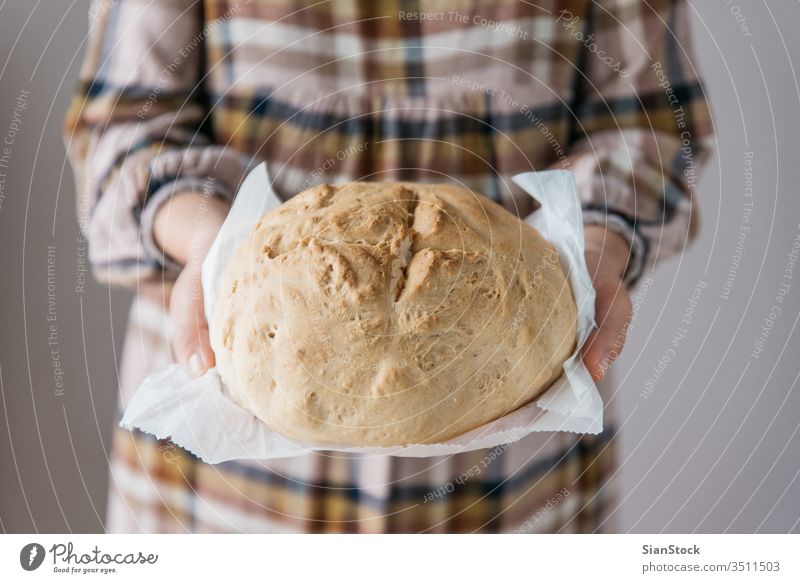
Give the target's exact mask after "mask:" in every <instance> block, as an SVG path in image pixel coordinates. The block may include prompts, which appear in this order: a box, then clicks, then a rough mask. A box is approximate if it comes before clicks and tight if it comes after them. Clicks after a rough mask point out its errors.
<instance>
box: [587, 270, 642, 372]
mask: <svg viewBox="0 0 800 583" xmlns="http://www.w3.org/2000/svg"><path fill="white" fill-rule="evenodd" d="M595 287H596V290H597V300H596V302H595V320H596V322H597V329H595V330H594V332H592V334H591V335H590V336H589V338H588V340H587V343H586V346H585V347H584V351H583V361H584V364H586V367H587V368H588V369H589V372H590V374H591V375H592V378H593V379H594V380H596V381H599V380H601V379H602V378H603V377H604V376H605V374H606V371H607V370H608V367H609V366H610V365H611V363H612V362H614V360H616V358H617V357H618V356H619V355H620V353H621V352H622V348H623V346H624V345H625V338H626V335H627V332H628V326H629V324H630V317H631V301H630V298H629V297H628V293H627V291H626V289H625V287H624V286H623V285H622V283H621V282H618V281H612V282H609V283H606V284H597V283H596V284H595Z"/></svg>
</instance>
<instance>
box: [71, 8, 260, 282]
mask: <svg viewBox="0 0 800 583" xmlns="http://www.w3.org/2000/svg"><path fill="white" fill-rule="evenodd" d="M202 5H203V3H202V2H197V1H196V0H165V1H158V2H152V1H151V0H125V1H124V2H120V1H119V0H94V1H93V3H92V6H91V10H90V26H89V36H88V45H87V51H86V55H85V57H84V61H83V67H82V69H81V73H80V79H79V85H78V89H77V92H76V95H75V96H74V98H73V100H72V103H71V106H70V108H69V111H68V113H67V117H66V120H65V123H64V139H65V142H66V146H67V151H68V155H69V158H70V161H71V163H72V167H73V171H74V174H75V180H76V186H77V195H78V216H79V221H80V226H81V229H82V231H83V232H84V234H85V236H86V237H87V239H88V241H89V258H90V261H91V264H92V268H93V271H94V273H95V275H96V276H97V277H98V278H99V279H101V280H105V281H109V282H113V283H120V284H129V285H130V284H133V283H135V282H137V281H143V280H147V279H153V278H158V277H163V276H165V275H166V276H167V277H173V276H174V275H175V274H176V273H177V271H178V270H179V269H180V266H178V265H176V264H175V262H174V261H172V260H171V259H170V258H169V257H166V256H165V255H164V254H163V253H162V252H161V251H160V249H159V248H158V247H157V245H156V244H155V242H154V241H153V239H152V223H153V217H154V216H155V211H156V210H157V209H158V207H159V206H160V205H161V204H163V203H164V202H165V201H167V200H168V199H169V197H170V196H172V195H173V194H174V193H176V192H179V191H186V190H198V191H201V192H204V193H208V194H209V195H213V196H222V197H231V196H232V194H233V192H234V190H235V188H236V187H237V185H238V183H239V181H240V179H241V176H242V175H243V172H244V170H245V165H246V161H245V159H244V157H242V156H240V155H239V154H237V153H236V152H234V151H233V150H231V149H230V148H222V147H219V146H217V145H215V144H214V142H213V136H212V135H210V132H209V131H208V130H207V129H206V127H207V117H208V111H209V107H208V96H207V95H206V94H205V92H204V86H203V69H204V63H203V60H204V55H203V53H204V50H203V39H204V36H205V34H206V33H207V30H208V29H207V26H208V25H205V26H204V19H203V12H202V10H203V9H202Z"/></svg>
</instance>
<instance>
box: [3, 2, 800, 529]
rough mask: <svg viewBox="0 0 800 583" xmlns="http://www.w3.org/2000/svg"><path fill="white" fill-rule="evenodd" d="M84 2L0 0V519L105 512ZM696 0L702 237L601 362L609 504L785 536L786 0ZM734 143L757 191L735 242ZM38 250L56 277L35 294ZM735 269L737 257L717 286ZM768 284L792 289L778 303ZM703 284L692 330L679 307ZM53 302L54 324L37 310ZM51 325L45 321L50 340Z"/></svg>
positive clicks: (42, 523)
mask: <svg viewBox="0 0 800 583" xmlns="http://www.w3.org/2000/svg"><path fill="white" fill-rule="evenodd" d="M88 4H89V2H88V0H72V1H67V0H61V1H58V2H51V1H49V0H48V1H44V2H43V1H41V0H38V1H35V2H34V1H33V0H5V1H2V2H0V139H5V137H6V136H7V135H8V133H9V131H11V130H12V116H13V111H14V106H15V103H16V101H17V96H18V95H19V94H20V93H21V92H23V91H28V92H29V94H28V97H27V102H28V108H27V110H26V111H25V112H24V113H23V115H22V123H21V127H20V128H19V130H18V131H16V133H15V135H14V136H13V140H12V141H13V144H12V145H11V146H10V154H9V158H10V160H9V163H8V168H2V167H0V172H4V173H5V176H3V175H2V174H0V180H3V179H4V178H5V183H4V190H3V194H4V197H3V198H1V199H0V201H1V202H2V205H1V206H0V265H2V270H1V271H0V290H2V302H0V330H2V334H0V380H1V381H2V382H1V383H0V415H2V417H1V419H2V421H1V422H0V426H1V427H0V530H2V531H5V532H26V531H40V532H62V531H72V532H85V531H98V530H100V529H101V528H102V518H103V513H104V507H105V491H106V455H107V451H108V446H109V435H110V425H111V419H112V409H113V406H114V401H115V390H116V389H115V386H116V380H115V379H116V376H117V365H118V361H117V358H118V356H119V354H120V350H121V344H122V338H123V337H122V334H123V331H124V327H125V320H126V316H127V306H128V304H129V301H130V295H129V294H128V293H127V292H124V291H120V290H117V289H114V290H109V289H108V288H106V287H104V286H101V285H99V284H97V283H95V282H93V281H91V280H89V281H88V282H87V285H86V287H85V290H84V291H82V292H79V293H76V291H75V286H76V285H77V284H78V283H79V277H80V273H79V272H78V263H77V262H78V251H79V246H78V243H77V240H76V237H77V233H78V231H77V225H76V221H75V212H74V193H73V185H72V178H71V174H70V172H69V171H68V170H67V169H65V166H64V165H65V161H64V149H63V147H62V144H61V139H60V127H61V120H62V119H63V117H64V113H65V111H66V107H67V103H68V99H69V96H70V93H71V91H72V90H73V87H74V82H75V78H76V75H77V71H78V66H79V61H80V56H81V54H82V50H83V42H84V35H85V33H86V29H87V18H86V14H87V11H88ZM692 6H693V8H694V11H695V18H694V22H693V25H694V31H695V37H696V45H697V55H698V60H699V66H700V68H701V70H702V72H703V73H704V74H705V79H706V88H707V92H708V95H709V97H710V100H711V103H712V106H713V110H714V114H715V123H716V129H717V134H718V140H719V151H718V156H717V157H716V159H715V160H714V161H713V162H712V163H711V165H710V167H709V168H708V170H707V171H706V173H705V174H704V176H703V179H702V181H701V183H700V185H699V190H698V203H699V208H700V215H701V219H702V221H701V232H700V237H699V239H698V240H697V241H696V243H695V244H694V245H693V246H692V247H691V248H690V249H689V250H688V251H687V253H686V254H684V255H683V256H682V257H680V258H677V259H675V260H672V261H670V262H668V263H665V264H663V265H662V266H661V267H660V269H659V270H658V271H657V272H656V273H655V274H653V275H652V276H651V277H652V280H653V281H652V283H651V284H650V285H649V286H647V288H646V289H645V288H642V289H640V290H639V291H638V292H637V293H636V295H635V297H634V301H635V303H636V305H637V314H636V317H635V320H634V325H633V329H632V334H631V336H630V338H629V341H628V346H627V347H626V350H625V352H624V354H623V356H622V358H621V360H620V361H619V363H618V365H616V366H615V368H614V376H615V379H616V382H617V385H618V389H617V392H616V393H615V396H614V400H613V403H612V404H611V405H612V406H614V407H618V408H619V409H620V411H621V413H622V414H621V416H620V418H621V419H622V420H623V430H622V435H621V457H620V469H619V472H618V474H617V475H616V476H615V478H614V479H615V480H618V481H619V485H620V486H621V490H622V492H623V499H622V500H620V501H619V502H620V504H619V507H618V509H617V511H616V512H615V517H614V518H615V519H616V520H617V524H618V529H619V530H622V531H629V530H630V531H637V532H660V531H665V532H691V531H699V532H722V531H728V532H754V531H758V532H786V531H795V532H797V531H800V526H799V525H798V520H800V480H798V472H800V453H798V452H799V451H800V435H798V418H799V417H800V391H798V387H797V381H798V374H799V372H798V371H800V366H799V365H798V362H799V360H800V359H799V358H798V355H800V338H799V337H798V333H797V321H798V315H800V267H798V268H796V269H795V272H794V279H787V278H784V270H785V269H786V267H787V261H788V260H789V258H788V257H787V253H788V252H789V251H790V250H791V246H792V241H793V239H794V238H795V237H796V236H798V235H799V234H800V199H799V198H798V187H797V185H798V184H800V160H798V152H799V151H800V114H798V105H799V104H800V90H799V89H798V80H797V77H796V71H795V68H796V67H800V30H798V26H797V23H798V22H800V4H798V3H797V2H793V1H789V0H780V1H775V2H769V3H767V2H744V0H734V1H730V2H729V1H727V0H719V1H712V0H707V1H698V0H695V1H694V2H692ZM737 18H738V20H737ZM743 26H746V29H745V28H743ZM748 152H752V182H753V192H754V196H753V201H754V207H753V212H752V214H751V215H750V223H749V226H750V232H749V233H748V234H747V236H746V239H745V240H744V241H743V243H742V245H741V247H740V249H739V251H738V252H737V242H738V236H739V232H740V226H741V225H742V224H743V223H742V218H741V217H742V213H743V211H744V210H745V208H746V207H745V197H744V189H745V176H743V171H744V169H745V157H746V153H748ZM0 153H2V151H1V150H0ZM48 246H53V247H51V248H50V249H52V250H53V251H52V252H51V253H50V254H49V253H48ZM49 260H50V261H52V262H53V264H54V266H53V267H54V270H55V272H54V273H55V278H54V280H53V281H54V286H53V287H51V288H50V289H49V290H48V261H49ZM732 265H738V269H736V271H735V278H734V280H733V285H732V287H731V289H730V294H729V296H728V298H727V299H723V298H722V297H721V295H722V293H723V290H724V284H725V281H726V278H727V277H728V273H729V271H730V269H731V266H732ZM51 283H52V282H51ZM782 283H788V284H790V287H789V289H788V291H787V293H786V295H785V296H783V302H782V303H778V301H777V300H776V296H777V295H778V293H779V286H780V285H781V284H782ZM703 284H705V287H704V288H703V289H702V290H701V293H700V294H699V299H697V300H696V304H697V305H696V308H695V311H694V314H693V317H692V319H691V323H690V325H689V326H688V327H686V326H684V325H682V324H681V320H682V318H683V317H684V314H685V313H686V312H687V310H688V309H689V308H690V307H691V306H692V295H693V293H694V290H695V288H696V287H698V285H700V286H703ZM52 301H54V302H55V304H54V306H55V307H54V312H52V313H54V314H55V318H56V319H55V321H54V322H51V321H48V314H49V313H51V311H50V310H51V308H52V306H53V304H52V303H49V302H52ZM775 305H777V306H779V307H780V309H781V312H780V314H779V315H778V316H777V317H776V318H775V320H774V322H773V321H770V323H771V324H772V325H771V327H770V328H769V335H768V337H767V341H766V346H765V348H764V352H763V353H762V354H760V356H759V357H758V358H755V357H752V356H751V351H752V348H753V342H754V340H755V339H756V338H758V336H759V334H761V327H762V325H763V324H764V321H765V319H767V318H769V315H770V313H771V312H774V311H775V310H774V309H773V306H775ZM50 324H55V325H56V330H55V333H54V336H53V337H52V338H51V330H50V329H49V326H50ZM679 328H686V329H687V332H686V335H685V337H684V338H680V339H679V340H678V342H677V347H675V348H674V351H675V353H674V356H673V355H672V353H671V352H667V351H668V349H669V348H670V341H671V340H672V338H673V336H674V335H675V334H676V332H677V331H678V329H679ZM50 340H55V341H56V343H55V344H51V343H49V341H50ZM53 350H57V351H58V356H59V357H60V358H59V360H60V365H61V369H62V370H63V382H64V387H63V394H58V392H57V388H58V387H57V384H56V383H57V379H56V378H55V376H54V369H53V354H52V352H53ZM665 357H666V358H667V359H669V362H665ZM648 386H649V387H650V391H649V393H647V391H646V387H648ZM643 391H645V394H643Z"/></svg>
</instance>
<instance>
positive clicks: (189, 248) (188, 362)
mask: <svg viewBox="0 0 800 583" xmlns="http://www.w3.org/2000/svg"><path fill="white" fill-rule="evenodd" d="M227 214H228V203H227V202H225V201H223V200H220V199H219V198H216V197H213V196H210V195H208V194H205V193H199V192H186V193H181V194H178V195H176V196H174V197H173V198H172V199H171V200H170V201H169V202H168V203H166V204H165V205H164V206H162V207H161V208H160V209H159V210H158V213H157V214H156V217H155V223H154V234H153V235H154V238H155V240H156V242H157V243H158V244H159V245H160V246H161V248H162V249H163V250H164V252H165V253H166V254H167V255H169V256H170V257H172V258H173V259H175V260H176V261H178V262H180V263H182V264H183V265H184V267H183V270H182V271H181V273H180V275H178V279H177V280H176V281H175V285H174V287H173V288H172V293H171V295H170V302H169V312H170V317H171V320H172V327H173V338H172V345H173V348H174V350H175V356H176V357H177V359H178V362H179V363H180V364H181V366H183V368H184V370H185V371H186V372H187V374H189V376H191V377H192V378H196V377H198V376H200V375H201V374H203V373H204V372H205V371H206V370H208V369H209V368H211V367H212V366H214V352H213V351H212V350H211V343H210V342H209V338H208V322H207V321H206V316H205V308H204V306H203V287H202V285H201V283H200V268H201V266H202V264H203V259H205V256H206V254H207V253H208V249H209V248H210V247H211V244H212V243H213V242H214V237H216V235H217V232H218V231H219V229H220V227H221V226H222V223H223V221H224V220H225V217H226V216H227Z"/></svg>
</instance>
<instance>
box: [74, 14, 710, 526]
mask: <svg viewBox="0 0 800 583" xmlns="http://www.w3.org/2000/svg"><path fill="white" fill-rule="evenodd" d="M687 10H688V7H687V5H686V3H685V2H682V1H675V0H673V1H667V0H651V1H649V2H638V1H633V0H608V1H591V0H580V1H579V0H562V1H557V0H534V1H521V0H449V1H439V0H341V1H339V0H337V1H325V0H322V1H311V0H307V1H302V0H269V1H267V0H239V1H233V0H230V1H222V0H204V1H198V0H96V1H95V3H94V5H93V6H92V11H91V18H90V23H91V31H90V35H89V37H88V40H87V49H86V56H85V60H84V64H83V68H82V70H81V74H80V83H79V87H78V89H77V93H76V96H75V98H74V100H73V102H72V106H71V107H70V110H69V113H68V115H67V120H66V123H65V140H66V143H67V147H68V152H69V155H70V158H71V161H72V163H73V168H74V172H75V176H76V182H77V192H78V209H79V217H80V222H81V227H82V229H83V231H84V232H85V234H86V235H87V237H88V240H89V245H90V252H89V257H90V260H91V263H92V266H93V268H94V272H95V274H96V275H97V276H98V277H99V278H100V279H102V280H105V281H109V282H112V283H118V284H122V285H129V286H137V287H138V288H139V289H145V288H147V287H158V288H159V289H161V288H162V286H166V287H164V289H168V284H169V281H170V280H172V279H174V277H175V275H176V273H177V272H178V270H179V269H180V266H179V265H177V264H176V263H175V262H174V261H173V260H172V259H171V258H169V257H166V256H164V254H163V253H161V252H160V250H159V249H158V247H157V246H156V245H155V243H154V241H153V239H152V226H153V217H154V216H155V214H156V211H157V210H158V208H159V207H160V205H162V204H164V202H165V201H167V200H169V198H170V197H171V196H173V195H174V194H175V193H177V192H181V191H185V190H201V189H202V190H204V191H209V190H210V191H212V192H213V194H214V195H215V196H219V197H224V198H231V197H232V196H233V194H234V193H235V191H236V188H237V186H238V184H239V183H240V181H241V179H242V177H243V176H244V174H245V172H246V171H247V169H248V168H250V167H252V166H253V165H254V164H255V163H258V162H261V161H266V162H267V164H268V167H269V171H270V175H271V178H272V180H273V182H274V187H275V190H276V192H278V193H279V195H280V196H282V197H283V198H288V197H290V196H292V195H293V194H295V193H297V192H299V191H300V190H302V189H303V188H306V187H309V186H312V185H314V184H318V183H321V182H330V183H338V182H345V181H354V180H379V181H392V180H412V181H420V182H456V183H459V184H462V185H464V186H467V187H469V188H471V189H474V190H476V191H479V192H482V193H484V194H486V195H488V196H490V197H492V198H493V199H495V200H497V201H498V202H500V203H502V204H503V205H504V206H505V207H506V208H508V209H509V210H510V211H512V212H514V213H516V214H518V215H520V216H524V215H526V214H528V213H530V212H531V211H532V210H534V209H533V208H532V206H531V205H532V201H531V200H530V198H529V197H528V196H527V195H525V194H524V193H522V192H520V191H519V190H518V189H517V188H516V187H515V186H514V185H512V184H511V182H510V177H511V176H513V175H514V174H516V173H518V172H523V171H528V170H544V169H547V168H563V169H569V170H572V171H573V172H574V174H575V177H576V181H577V184H578V188H579V193H580V195H581V199H582V202H583V205H584V220H585V222H587V223H592V224H602V225H605V226H607V227H608V228H610V229H613V230H615V231H617V232H619V233H620V234H622V235H623V236H624V237H625V238H626V239H627V240H628V241H629V242H630V243H631V248H632V254H631V261H630V263H629V266H628V270H627V272H626V281H627V283H629V284H633V283H634V282H635V280H636V279H637V278H638V277H639V276H640V275H641V274H642V272H643V271H644V270H646V269H650V268H651V267H652V266H653V265H654V264H656V263H657V262H658V261H659V260H660V259H663V258H664V257H667V256H669V255H671V254H673V253H676V252H679V251H681V250H682V249H683V247H684V246H685V244H686V242H687V241H688V240H689V238H690V237H691V235H692V233H693V231H694V228H693V227H694V224H695V222H696V220H695V217H696V214H697V213H696V209H695V208H694V206H693V203H692V201H693V197H692V194H693V191H694V189H695V186H696V183H697V179H698V173H699V170H700V168H701V166H702V164H703V162H704V160H705V159H706V158H707V155H708V153H709V151H710V148H711V146H712V124H711V118H710V115H709V111H708V108H707V103H706V100H705V97H704V94H703V90H702V86H701V83H700V81H699V78H698V73H697V71H696V68H695V63H694V60H693V57H692V47H691V39H690V34H689V33H690V31H689V25H688V13H687ZM151 295H152V294H151ZM155 295H158V294H155ZM145 313H146V314H147V316H146V317H145V316H143V314H145ZM130 326H131V328H130V330H131V332H130V336H129V339H128V346H126V360H125V367H126V371H127V372H126V377H125V379H123V382H122V397H121V404H124V401H125V393H126V391H128V390H131V389H132V387H134V386H135V385H136V383H137V382H138V381H139V380H141V378H142V377H143V375H144V374H146V373H147V372H148V371H149V370H152V369H153V368H156V366H157V365H158V364H159V363H166V362H168V361H169V358H170V356H169V350H168V346H169V345H168V342H167V339H168V322H167V317H166V315H165V313H164V311H163V309H162V308H160V307H159V306H157V305H155V304H153V303H152V302H146V301H144V300H142V301H138V302H137V303H136V304H135V305H134V310H133V312H132V316H131V324H130ZM606 425H607V426H610V427H611V428H612V429H608V430H607V431H606V432H605V433H604V434H603V435H601V436H599V437H597V438H589V437H578V436H572V435H566V434H563V435H562V434H547V435H542V436H536V437H533V438H530V439H528V440H525V441H523V442H520V443H518V444H514V445H513V446H511V447H509V448H506V449H504V450H503V451H502V452H501V453H499V454H497V453H496V454H495V455H494V457H493V458H492V461H491V462H490V463H489V464H487V465H486V467H485V468H482V471H480V472H479V473H478V474H477V475H476V476H473V477H470V478H469V479H468V480H466V481H464V483H463V484H458V483H455V482H454V480H456V479H457V478H459V476H461V475H462V473H463V472H466V471H468V470H469V469H470V468H472V467H474V466H475V465H476V464H477V465H478V466H480V465H481V460H483V459H484V458H485V457H486V456H487V455H490V454H489V453H487V452H476V453H472V454H461V455H456V456H451V457H448V458H434V459H427V460H413V459H399V458H363V457H359V456H345V455H340V454H329V455H322V454H318V455H313V456H306V457H303V458H295V459H292V460H283V461H280V462H270V463H264V464H255V463H229V464H222V465H220V466H215V467H210V466H207V465H204V464H202V463H200V462H199V461H198V460H196V459H194V458H193V457H192V456H190V455H188V454H186V453H185V452H182V451H179V450H176V449H175V448H174V447H172V446H170V445H169V444H166V443H162V442H157V441H154V440H151V439H149V438H148V437H147V436H144V435H140V434H135V433H134V434H130V433H126V432H122V431H118V432H117V433H116V435H115V439H114V455H113V460H112V479H113V484H112V485H113V487H112V495H111V504H110V515H109V528H110V529H112V530H126V531H127V530H148V531H184V530H190V531H207V530H235V531H240V530H245V531H268V530H298V531H347V532H349V531H380V532H385V531H390V532H400V531H402V532H407V531H415V532H416V531H498V530H515V529H525V530H531V531H581V532H584V531H593V530H597V529H603V528H607V526H608V524H609V523H608V522H605V518H603V515H604V509H607V508H609V507H610V505H609V500H610V499H611V495H610V488H609V487H608V482H607V480H608V478H609V475H610V474H611V473H613V449H614V433H613V426H614V423H613V419H610V420H607V422H606ZM448 484H450V486H448ZM440 488H447V489H448V490H450V489H452V491H449V492H447V491H440V490H439V489H440ZM436 492H439V493H440V494H441V495H440V496H436V497H434V498H433V499H431V500H426V497H427V498H429V497H430V495H431V494H432V493H436ZM559 492H566V493H568V495H562V498H563V500H559V501H558V503H556V504H553V503H552V502H551V500H552V499H553V497H554V496H556V495H557V493H559ZM548 502H550V503H549V504H548ZM549 507H552V508H551V509H550V510H548V511H547V512H545V513H544V514H542V512H541V509H542V508H549ZM540 515H541V517H540V518H537V520H533V521H532V520H531V517H539V516H540ZM526 524H527V525H528V527H529V528H524V527H525V525H526Z"/></svg>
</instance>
